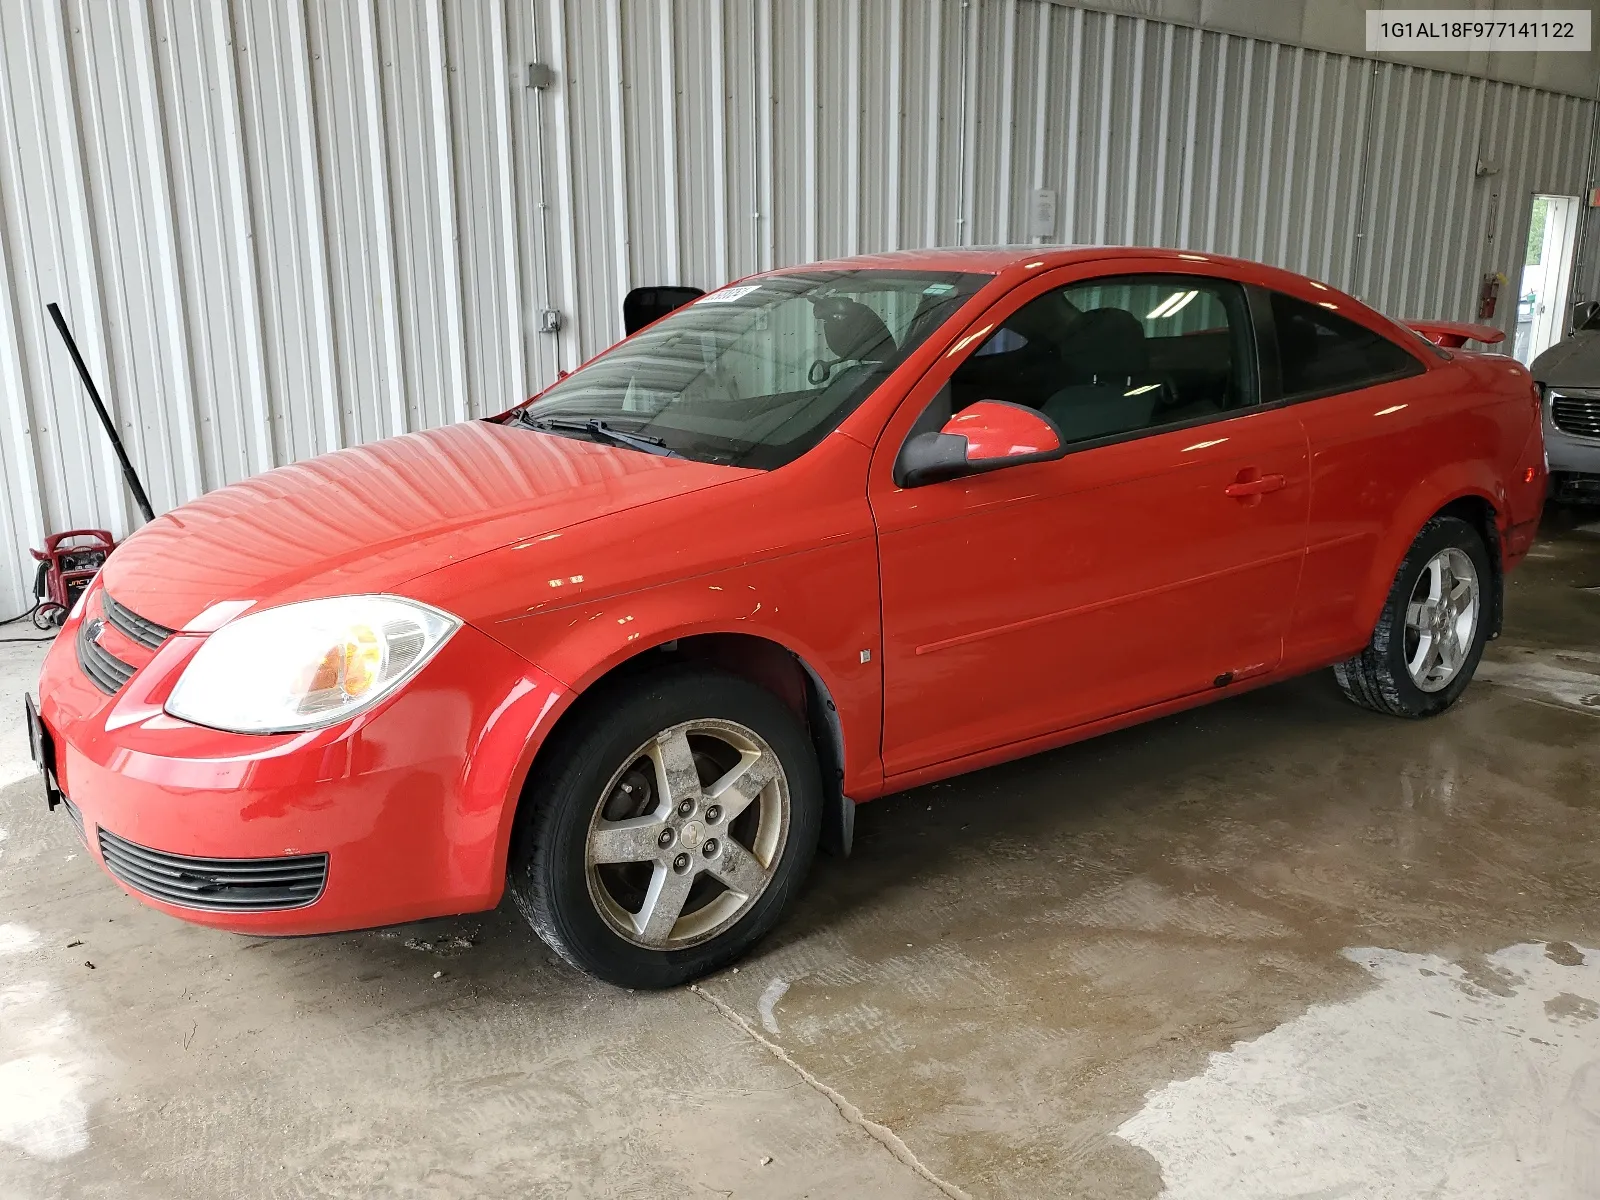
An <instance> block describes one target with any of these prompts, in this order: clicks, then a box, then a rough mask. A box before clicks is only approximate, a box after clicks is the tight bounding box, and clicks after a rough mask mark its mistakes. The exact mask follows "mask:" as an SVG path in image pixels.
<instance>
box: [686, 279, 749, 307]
mask: <svg viewBox="0 0 1600 1200" xmlns="http://www.w3.org/2000/svg"><path fill="white" fill-rule="evenodd" d="M760 290H761V285H760V284H759V283H747V284H745V285H744V286H743V287H730V288H723V289H722V290H721V291H720V292H712V293H711V295H709V296H702V297H701V298H700V303H701V304H732V303H733V302H734V301H735V300H742V299H744V297H746V296H748V295H749V294H750V293H751V292H759V291H760Z"/></svg>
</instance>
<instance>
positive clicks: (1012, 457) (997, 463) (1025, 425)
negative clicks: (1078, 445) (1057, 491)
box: [895, 400, 1066, 487]
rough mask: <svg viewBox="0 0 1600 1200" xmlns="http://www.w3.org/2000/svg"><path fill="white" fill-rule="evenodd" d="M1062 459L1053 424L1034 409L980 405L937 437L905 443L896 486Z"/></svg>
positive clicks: (967, 410) (948, 424)
mask: <svg viewBox="0 0 1600 1200" xmlns="http://www.w3.org/2000/svg"><path fill="white" fill-rule="evenodd" d="M1065 453H1066V451H1065V450H1064V449H1063V448H1062V445H1061V434H1060V432H1059V431H1058V430H1057V429H1056V427H1055V423H1054V422H1052V421H1051V420H1050V418H1049V417H1047V416H1045V415H1044V414H1043V413H1041V412H1040V411H1038V409H1033V408H1026V407H1024V406H1023V405H1020V404H1009V403H1007V402H1005V401H1003V400H979V401H978V402H977V403H976V404H971V405H968V406H967V407H966V408H964V409H962V410H961V411H960V412H958V413H957V414H956V415H955V416H953V417H951V418H950V419H949V420H948V421H946V422H945V424H944V428H943V429H941V430H939V432H938V433H919V434H916V435H915V436H914V437H911V438H908V439H907V440H906V444H905V446H904V447H903V448H902V449H901V451H900V460H899V462H897V463H896V464H895V482H896V483H898V484H899V485H900V486H901V487H917V486H919V485H920V484H924V483H937V482H938V481H939V480H941V479H955V478H957V477H958V476H962V475H980V474H983V473H984V472H986V471H997V470H999V469H1000V468H1002V467H1016V466H1021V465H1022V464H1023V463H1031V462H1047V461H1049V460H1050V459H1054V458H1060V457H1061V456H1062V455H1063V454H1065Z"/></svg>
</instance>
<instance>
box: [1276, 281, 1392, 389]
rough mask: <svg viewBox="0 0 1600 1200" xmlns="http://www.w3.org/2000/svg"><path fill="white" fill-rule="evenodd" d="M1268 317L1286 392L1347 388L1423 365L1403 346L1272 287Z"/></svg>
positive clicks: (1358, 386) (1389, 378) (1353, 387)
mask: <svg viewBox="0 0 1600 1200" xmlns="http://www.w3.org/2000/svg"><path fill="white" fill-rule="evenodd" d="M1272 320H1273V324H1275V325H1276V326H1277V330H1278V364H1279V369H1280V371H1281V372H1282V376H1283V394H1284V395H1285V396H1287V397H1294V396H1313V395H1329V394H1331V393H1333V392H1351V391H1355V390H1356V389H1357V388H1363V387H1369V386H1371V385H1372V384H1375V383H1385V382H1387V381H1389V380H1391V379H1403V378H1405V377H1406V376H1407V375H1420V374H1421V373H1422V371H1423V366H1422V364H1421V363H1420V362H1418V361H1417V359H1416V357H1415V356H1414V355H1412V354H1411V353H1410V352H1409V351H1407V350H1404V349H1402V348H1401V347H1400V346H1398V345H1396V344H1395V343H1394V342H1391V341H1390V340H1389V339H1388V338H1386V337H1384V336H1383V335H1382V334H1379V333H1374V332H1373V331H1372V330H1370V329H1368V328H1367V327H1366V326H1364V325H1357V324H1356V323H1355V322H1354V321H1350V320H1346V319H1345V318H1344V317H1341V316H1340V315H1339V314H1338V313H1335V312H1330V311H1328V310H1327V309H1325V308H1322V307H1321V306H1319V305H1316V304H1308V303H1306V302H1305V301H1304V300H1296V299H1294V297H1292V296H1285V295H1282V294H1281V293H1278V292H1274V293H1273V294H1272Z"/></svg>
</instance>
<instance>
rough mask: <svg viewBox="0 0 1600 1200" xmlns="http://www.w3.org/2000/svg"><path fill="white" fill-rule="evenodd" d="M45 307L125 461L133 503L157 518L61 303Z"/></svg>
mask: <svg viewBox="0 0 1600 1200" xmlns="http://www.w3.org/2000/svg"><path fill="white" fill-rule="evenodd" d="M45 307H46V308H48V309H49V310H50V319H51V320H53V321H54V322H55V323H56V329H57V330H59V331H60V333H61V340H62V341H64V342H65V343H66V344H67V353H68V354H70V355H72V363H73V365H74V366H75V367H77V368H78V377H79V378H80V379H82V380H83V388H84V391H86V392H88V393H89V400H90V402H91V403H92V404H93V405H94V411H95V412H96V413H97V414H99V417H100V424H101V425H103V426H104V427H105V431H106V436H107V437H108V438H110V439H111V448H112V449H113V450H115V451H116V452H117V461H118V462H120V463H121V464H122V478H123V479H125V480H126V481H127V483H128V490H129V491H130V492H132V493H133V502H134V503H135V504H137V505H138V506H139V511H140V512H141V513H143V514H144V519H145V520H146V521H154V520H155V519H156V513H155V509H153V508H151V507H150V497H149V496H147V495H145V494H144V484H142V483H140V482H139V473H138V472H137V471H135V470H134V469H133V464H132V463H131V462H129V461H128V452H127V450H125V449H124V448H123V445H122V439H121V438H120V437H118V436H117V427H116V426H115V425H113V424H112V423H111V414H110V413H108V412H107V411H106V405H105V401H103V400H101V399H100V389H99V388H97V387H95V386H94V377H93V376H92V375H90V374H89V367H88V364H86V363H85V362H84V361H83V355H82V354H80V353H78V343H77V342H76V341H75V340H74V339H73V336H72V330H70V329H68V328H67V319H66V318H65V317H63V316H62V315H61V306H60V305H59V304H57V303H56V302H55V301H54V300H52V301H51V302H50V303H49V304H48V305H46V306H45Z"/></svg>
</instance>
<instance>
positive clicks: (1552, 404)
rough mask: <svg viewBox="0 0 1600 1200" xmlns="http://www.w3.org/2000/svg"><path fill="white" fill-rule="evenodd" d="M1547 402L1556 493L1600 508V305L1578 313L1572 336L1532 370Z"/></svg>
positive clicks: (1576, 308) (1547, 441)
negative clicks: (1598, 505)
mask: <svg viewBox="0 0 1600 1200" xmlns="http://www.w3.org/2000/svg"><path fill="white" fill-rule="evenodd" d="M1529 370H1530V371H1531V372H1532V373H1533V378H1534V381H1535V382H1536V383H1538V385H1539V390H1540V394H1541V395H1542V396H1543V397H1544V446H1545V452H1546V454H1547V455H1548V456H1549V460H1550V494H1551V495H1552V496H1553V497H1554V498H1555V499H1557V500H1573V501H1579V502H1585V503H1591V504H1600V301H1596V300H1586V301H1584V302H1582V303H1580V304H1575V305H1573V308H1572V332H1571V334H1569V335H1568V336H1567V338H1566V340H1564V341H1560V342H1557V343H1556V344H1555V345H1554V346H1551V347H1550V349H1548V350H1546V351H1545V352H1544V353H1543V354H1541V355H1540V356H1539V357H1538V358H1536V359H1534V360H1533V366H1532V367H1530V368H1529Z"/></svg>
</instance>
